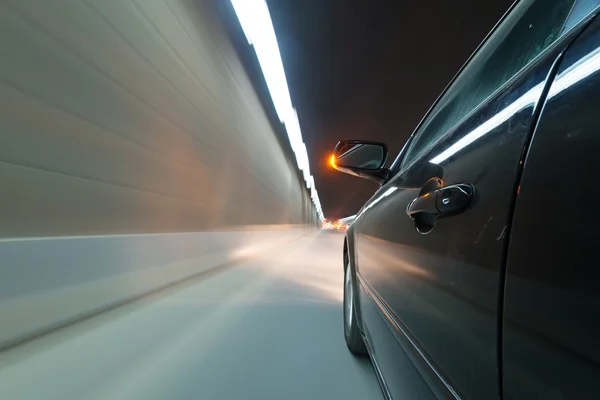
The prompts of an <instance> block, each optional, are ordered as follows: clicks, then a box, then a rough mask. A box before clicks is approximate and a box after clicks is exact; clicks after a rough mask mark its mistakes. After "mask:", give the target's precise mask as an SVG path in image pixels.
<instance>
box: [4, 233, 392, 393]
mask: <svg viewBox="0 0 600 400" xmlns="http://www.w3.org/2000/svg"><path fill="white" fill-rule="evenodd" d="M342 241H343V235H337V234H335V235H332V234H319V233H313V234H311V235H309V236H305V237H303V238H301V239H299V240H296V241H295V242H293V243H291V244H289V245H284V246H281V247H280V248H278V249H277V250H276V251H272V252H270V253H263V255H262V256H261V257H258V258H256V259H254V260H250V261H246V262H244V263H242V264H239V265H237V266H235V267H233V268H231V269H226V270H223V271H221V272H220V273H219V274H214V275H211V276H208V277H204V278H203V279H197V280H192V281H188V282H186V284H184V285H181V286H179V287H177V288H173V289H172V290H169V291H164V292H162V293H159V294H157V295H155V296H152V297H150V298H146V299H144V300H141V301H139V302H136V303H132V304H130V305H127V306H125V307H122V308H120V309H117V310H114V311H111V312H107V313H105V314H103V315H101V316H100V317H98V318H94V319H91V320H88V321H85V322H83V323H81V324H77V325H74V326H71V327H69V328H67V329H63V330H61V331H57V332H55V333H53V334H51V335H47V336H45V337H44V338H42V339H40V340H38V341H35V342H30V343H28V344H26V345H24V346H20V347H17V348H14V349H12V350H10V351H8V352H5V354H3V356H2V358H0V398H2V399H11V400H20V399H24V400H29V399H61V400H70V399H127V400H130V399H143V400H147V399H161V400H162V399H177V400H179V399H207V400H213V399H215V400H216V399H251V400H279V399H288V400H306V399H348V400H353V399H357V400H358V399H360V400H369V399H381V398H382V397H381V390H380V389H379V387H378V384H377V379H376V378H375V375H374V373H373V370H372V367H371V365H370V363H369V361H368V359H367V358H362V359H360V358H355V357H353V356H352V355H351V354H350V353H349V352H348V351H347V349H346V345H345V343H344V340H343V337H342V340H340V334H339V332H340V329H342V326H343V322H342V319H343V316H342V313H341V312H340V308H341V296H342V293H341V288H342V274H341V273H340V270H341V269H342V266H341V263H340V257H339V254H340V252H341V251H342Z"/></svg>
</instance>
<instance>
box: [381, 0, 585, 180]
mask: <svg viewBox="0 0 600 400" xmlns="http://www.w3.org/2000/svg"><path fill="white" fill-rule="evenodd" d="M576 1H577V0H576ZM520 2H521V0H515V1H514V2H513V3H512V5H511V6H510V7H509V8H508V10H506V12H505V13H504V14H503V15H502V17H501V18H500V20H498V22H496V25H494V26H493V27H492V29H491V30H490V31H489V32H488V34H487V35H486V36H485V37H484V38H483V40H482V41H481V43H479V45H478V46H477V47H476V48H475V50H474V51H473V53H471V55H470V56H469V58H467V60H466V61H465V62H464V63H463V65H462V66H461V67H460V69H459V70H458V71H457V72H456V74H454V76H453V77H452V79H451V80H450V82H448V84H447V85H446V87H444V89H443V90H442V92H441V93H440V94H439V95H438V97H437V98H436V99H435V101H434V102H433V104H432V105H431V106H430V107H429V109H428V110H427V112H426V113H425V115H424V116H423V118H421V121H419V123H418V124H417V126H416V127H415V129H414V130H413V132H412V133H411V134H410V136H409V137H408V139H407V141H406V144H405V145H404V146H403V147H402V150H404V149H405V148H406V149H408V146H409V145H410V143H411V142H412V140H413V138H414V136H415V133H416V132H417V131H418V130H419V128H421V126H422V125H423V123H424V122H425V120H426V119H427V118H428V117H429V115H430V114H431V112H432V111H433V109H434V108H435V107H436V106H437V105H438V104H439V102H440V100H441V99H442V97H444V96H445V95H446V93H447V92H448V89H449V88H450V86H452V85H453V84H454V82H455V81H456V79H457V78H458V76H459V75H460V74H461V73H462V72H463V71H464V69H465V68H466V67H467V65H469V63H470V62H471V60H472V59H473V58H474V57H475V55H477V54H478V53H479V50H481V48H482V47H483V46H484V45H485V44H486V43H487V42H488V40H489V39H490V37H491V36H492V35H493V34H494V33H495V32H496V31H497V30H498V27H499V26H500V25H501V24H502V23H503V22H504V21H505V20H506V18H507V17H508V15H509V14H510V13H511V12H512V11H513V10H514V8H515V7H516V6H517V4H519V3H520ZM402 154H403V151H401V152H400V154H398V156H397V157H396V159H395V160H394V162H393V163H392V165H391V166H390V171H391V172H392V173H394V174H395V173H397V172H400V171H399V166H400V163H401V162H400V161H401V160H400V156H401V155H402ZM402 158H404V157H402Z"/></svg>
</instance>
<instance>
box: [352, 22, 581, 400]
mask: <svg viewBox="0 0 600 400" xmlns="http://www.w3.org/2000/svg"><path fill="white" fill-rule="evenodd" d="M580 30H581V28H579V29H576V30H574V31H572V32H571V33H569V34H568V35H567V36H565V37H563V38H561V39H560V40H559V41H558V42H557V43H555V44H554V45H553V46H552V47H551V48H550V49H548V50H547V51H545V52H544V54H543V55H542V56H541V57H539V58H538V59H537V60H536V61H534V62H533V63H532V64H530V65H529V66H528V67H527V68H526V69H525V70H523V71H521V73H520V74H519V76H518V77H516V78H514V79H513V80H512V81H511V82H509V83H508V84H507V85H505V86H504V87H503V88H502V89H501V90H500V91H498V92H497V93H495V94H494V95H493V96H492V97H491V98H489V99H488V101H487V102H486V103H484V104H483V105H482V106H480V107H479V108H478V109H477V110H476V112H474V113H473V114H471V115H470V117H468V118H467V119H466V120H464V121H462V123H461V124H460V125H459V126H458V128H456V129H453V130H452V131H451V132H450V133H449V134H447V135H446V136H445V137H443V138H442V139H440V140H439V141H438V142H437V144H436V145H435V147H433V148H431V149H430V150H428V151H426V152H425V153H424V154H423V155H421V157H420V158H419V159H417V160H416V161H415V162H414V163H413V164H412V165H410V166H407V168H404V169H403V170H402V171H400V172H399V173H398V174H396V175H395V176H394V177H393V178H392V179H391V180H390V181H389V182H387V183H386V184H385V185H384V186H382V188H381V189H380V190H379V191H378V192H377V193H376V194H375V195H374V196H373V198H372V199H371V200H370V201H369V202H368V203H367V204H365V206H364V207H363V208H362V210H361V211H360V212H359V214H358V217H357V219H356V221H355V222H354V224H353V225H352V227H351V229H350V230H349V232H348V235H347V241H348V251H349V254H350V257H351V265H352V268H354V269H355V277H356V280H357V286H359V288H360V298H359V309H360V316H359V320H360V321H361V327H362V330H363V333H364V335H365V339H366V340H367V342H368V348H369V351H370V354H371V357H372V359H374V361H375V362H376V370H379V371H380V372H381V376H382V381H383V382H384V384H385V386H386V389H387V390H388V391H389V394H390V396H392V397H393V398H418V399H426V398H451V397H460V398H463V397H464V398H475V399H479V398H498V397H500V396H501V388H502V385H501V384H500V378H501V371H500V368H501V361H502V360H501V358H500V346H499V343H500V339H501V330H500V326H501V325H500V322H501V318H502V309H501V307H498V305H499V304H502V294H503V288H504V281H503V277H504V265H505V256H506V249H507V247H508V241H507V238H508V234H509V227H510V223H511V221H512V211H513V206H514V201H515V197H516V192H517V188H518V183H519V179H520V177H521V171H522V169H523V161H524V155H525V153H526V150H527V148H528V145H529V142H530V139H531V135H532V132H533V130H534V127H535V124H536V121H537V117H538V115H539V112H540V110H541V108H542V106H543V101H542V100H543V98H544V96H545V94H546V93H547V91H548V89H549V87H550V83H551V82H552V79H553V77H554V75H553V74H554V73H555V72H556V69H557V68H558V67H559V66H560V65H563V64H559V61H560V58H561V55H562V53H563V52H564V51H565V49H566V48H567V47H568V45H569V44H570V43H571V42H572V41H573V40H574V38H575V37H576V36H577V34H578V33H579V31H580ZM498 115H503V117H502V118H498V117H497V116H498ZM504 116H508V117H507V118H505V117H504ZM492 120H496V121H499V122H498V123H497V124H490V123H489V121H492ZM481 126H487V127H490V126H491V127H490V129H488V130H487V131H486V132H485V133H484V134H483V135H479V136H478V137H477V138H476V139H475V140H473V141H472V142H471V143H469V145H467V146H464V147H463V148H461V149H460V150H458V151H457V152H456V153H455V154H453V155H451V156H449V157H440V155H441V154H448V151H449V150H448V149H453V148H456V147H457V146H456V144H457V143H460V142H459V141H461V139H462V142H463V143H464V138H466V137H469V135H471V134H472V132H474V131H476V130H477V129H478V128H479V127H481ZM479 130H480V131H481V129H479ZM453 145H454V146H453ZM444 152H446V153H444ZM436 159H437V160H440V159H441V160H440V161H439V162H437V163H431V162H430V161H431V160H436ZM431 178H439V179H441V180H442V181H443V185H444V186H446V185H451V184H460V183H465V182H466V183H470V184H472V185H473V186H474V187H475V190H476V197H475V200H474V201H473V203H472V204H471V206H470V208H469V209H468V210H467V211H465V212H464V213H462V214H459V215H456V216H452V217H449V218H445V219H439V220H438V221H437V222H436V224H435V227H434V229H433V230H432V231H431V232H429V233H428V234H426V235H424V234H422V233H419V232H418V231H417V229H416V228H417V227H416V226H415V221H413V220H411V219H410V218H408V216H407V215H406V208H407V206H408V204H409V203H410V202H411V201H412V200H413V199H414V198H416V197H417V196H418V195H419V193H420V192H421V188H423V186H425V184H426V182H427V181H428V180H429V179H431ZM421 194H423V192H421ZM517 374H518V372H517ZM517 397H518V396H517ZM524 398H528V397H524Z"/></svg>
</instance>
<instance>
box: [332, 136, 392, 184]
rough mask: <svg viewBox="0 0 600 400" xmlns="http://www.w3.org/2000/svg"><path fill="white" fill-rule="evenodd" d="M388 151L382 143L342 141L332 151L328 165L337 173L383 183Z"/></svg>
mask: <svg viewBox="0 0 600 400" xmlns="http://www.w3.org/2000/svg"><path fill="white" fill-rule="evenodd" d="M387 155H388V150H387V146H386V145H385V144H384V143H379V142H370V141H365V140H342V141H341V142H339V143H338V144H337V145H336V146H335V149H334V150H333V155H332V156H331V160H330V164H331V166H332V167H333V168H335V169H337V170H338V171H341V172H345V173H347V174H350V175H354V176H359V177H361V178H367V179H371V180H374V181H376V182H378V183H383V182H385V181H386V180H387V177H388V170H387V169H386V168H384V167H383V166H384V164H385V161H386V160H387Z"/></svg>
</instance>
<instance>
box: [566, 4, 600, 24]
mask: <svg viewBox="0 0 600 400" xmlns="http://www.w3.org/2000/svg"><path fill="white" fill-rule="evenodd" d="M598 6H600V0H577V3H575V5H574V6H573V9H572V10H571V12H570V13H569V17H568V18H567V21H566V22H565V26H564V27H563V32H566V31H568V30H569V29H571V28H573V27H574V26H575V25H577V24H578V23H579V22H581V21H582V20H583V19H585V17H587V16H588V15H589V14H591V13H592V12H593V11H594V9H595V8H596V7H598Z"/></svg>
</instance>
